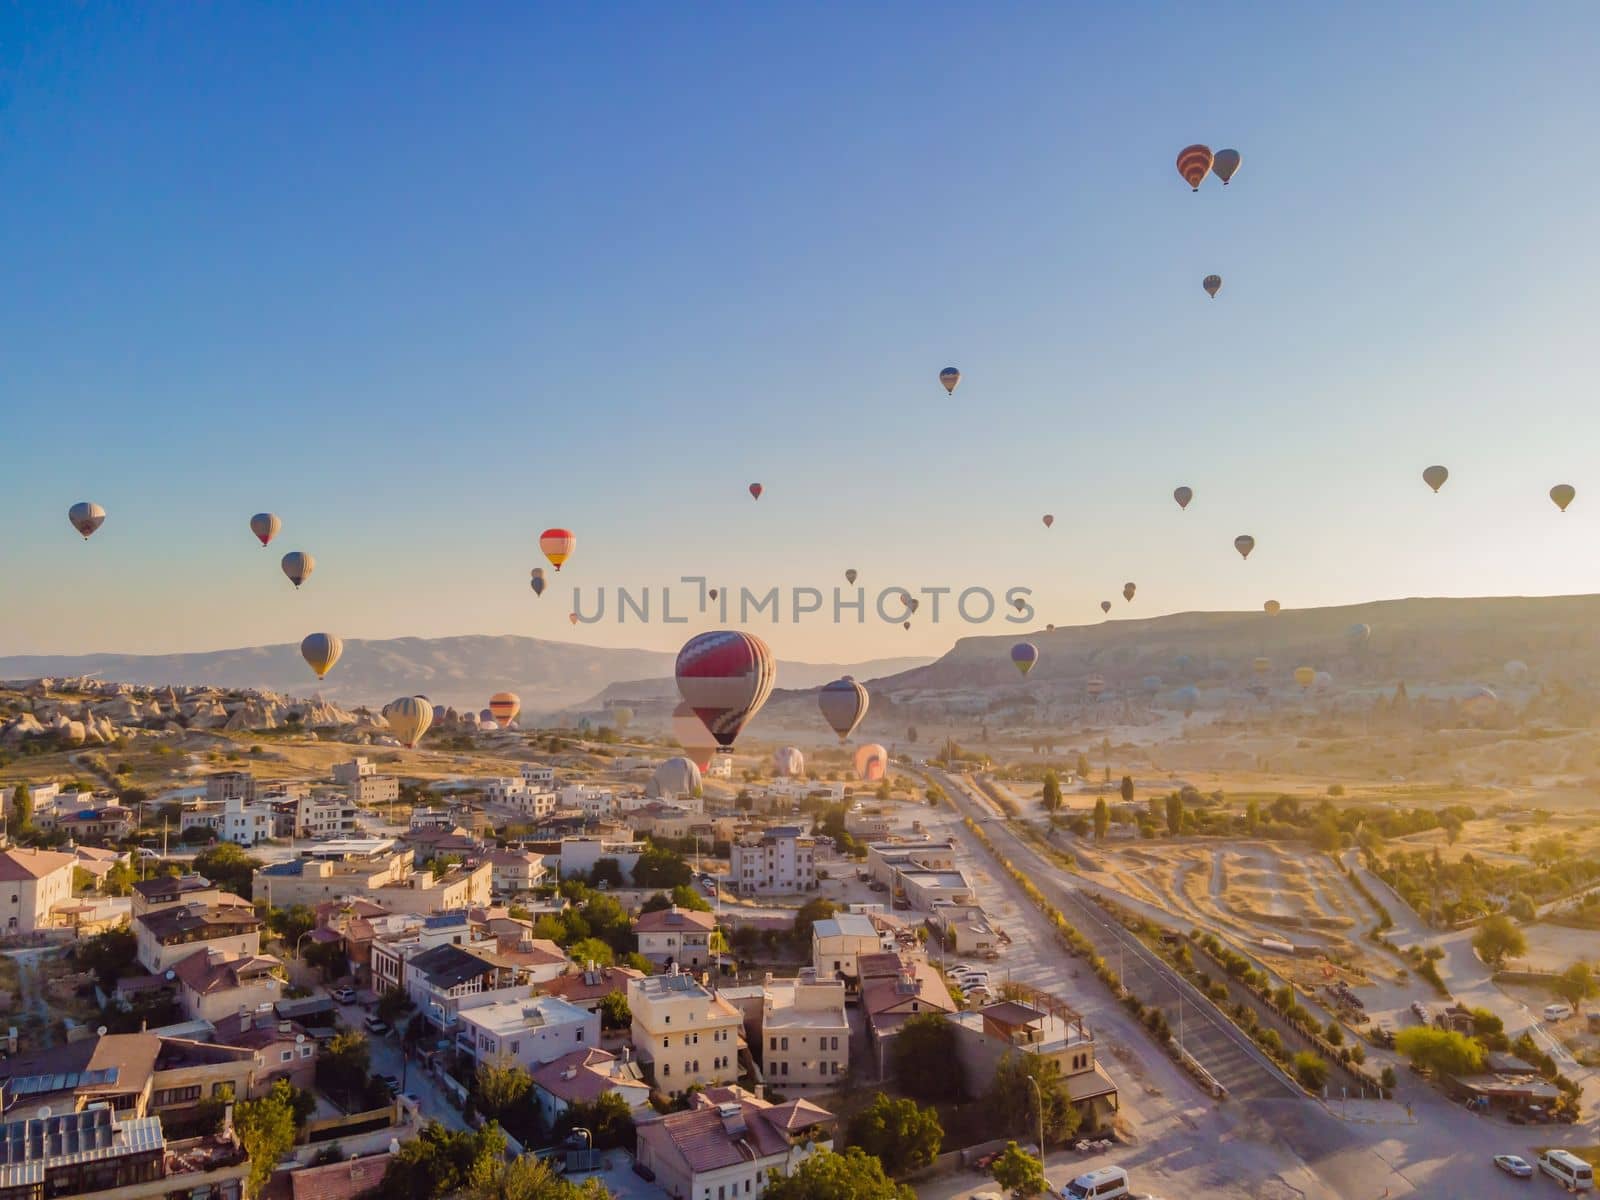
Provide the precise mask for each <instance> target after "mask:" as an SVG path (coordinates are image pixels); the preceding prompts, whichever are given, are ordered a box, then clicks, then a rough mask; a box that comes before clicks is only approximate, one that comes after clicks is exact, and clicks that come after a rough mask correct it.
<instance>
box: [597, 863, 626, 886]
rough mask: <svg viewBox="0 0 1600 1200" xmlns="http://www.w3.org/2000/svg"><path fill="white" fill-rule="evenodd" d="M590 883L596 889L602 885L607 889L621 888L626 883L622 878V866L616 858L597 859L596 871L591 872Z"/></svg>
mask: <svg viewBox="0 0 1600 1200" xmlns="http://www.w3.org/2000/svg"><path fill="white" fill-rule="evenodd" d="M589 882H590V883H592V884H594V885H595V886H596V887H599V886H600V885H601V884H602V883H603V884H605V885H606V886H607V887H621V886H622V885H623V883H624V882H625V881H624V880H623V878H622V864H621V863H620V862H618V861H617V860H616V859H614V858H601V859H596V860H595V864H594V870H592V871H590V872H589Z"/></svg>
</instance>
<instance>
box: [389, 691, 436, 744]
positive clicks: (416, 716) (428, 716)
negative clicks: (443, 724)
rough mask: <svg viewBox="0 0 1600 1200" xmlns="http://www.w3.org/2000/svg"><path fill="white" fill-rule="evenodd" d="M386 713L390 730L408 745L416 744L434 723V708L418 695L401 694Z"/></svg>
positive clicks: (401, 741)
mask: <svg viewBox="0 0 1600 1200" xmlns="http://www.w3.org/2000/svg"><path fill="white" fill-rule="evenodd" d="M384 715H385V716H386V717H388V718H389V732H390V733H392V734H394V736H395V737H397V738H399V739H400V743H401V745H403V746H407V747H414V746H416V744H417V743H418V742H420V741H421V740H422V735H423V734H425V733H427V732H428V726H430V725H432V724H433V709H432V708H430V707H429V706H428V704H427V702H426V701H423V700H420V699H418V698H417V697H416V696H401V697H400V699H398V700H396V701H395V702H394V703H392V704H390V705H389V707H388V709H387V711H386V712H385V713H384Z"/></svg>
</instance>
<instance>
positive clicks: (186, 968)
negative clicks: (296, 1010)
mask: <svg viewBox="0 0 1600 1200" xmlns="http://www.w3.org/2000/svg"><path fill="white" fill-rule="evenodd" d="M172 972H173V974H174V976H175V977H176V978H175V982H176V983H177V985H178V986H177V992H178V1003H179V1004H180V1005H181V1006H182V1007H183V1011H184V1015H185V1016H187V1017H188V1018H189V1019H190V1020H191V1021H210V1022H212V1023H213V1024H215V1023H216V1022H217V1021H220V1020H222V1019H223V1018H224V1017H228V1016H232V1015H235V1014H238V1013H240V1012H251V1013H261V1014H265V1015H266V1016H269V1017H270V1015H271V1013H272V1008H273V1005H275V1004H277V1003H278V1001H279V1000H282V999H283V987H284V984H283V964H282V963H281V962H279V961H278V960H277V959H276V958H274V957H272V955H270V954H244V955H229V954H228V953H227V952H225V951H222V950H214V949H207V950H196V951H195V952H194V953H193V954H190V955H189V956H188V957H187V958H183V959H179V960H178V961H177V962H176V963H174V964H173V965H172Z"/></svg>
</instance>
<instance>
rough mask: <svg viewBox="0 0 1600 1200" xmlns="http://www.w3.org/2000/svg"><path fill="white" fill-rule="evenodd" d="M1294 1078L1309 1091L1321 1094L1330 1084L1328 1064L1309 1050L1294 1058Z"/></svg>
mask: <svg viewBox="0 0 1600 1200" xmlns="http://www.w3.org/2000/svg"><path fill="white" fill-rule="evenodd" d="M1294 1077H1295V1078H1296V1079H1298V1080H1299V1081H1300V1082H1301V1084H1302V1085H1304V1086H1305V1088H1306V1089H1307V1090H1308V1091H1313V1092H1320V1091H1321V1090H1322V1089H1323V1088H1324V1087H1326V1086H1327V1083H1328V1064H1327V1063H1326V1062H1324V1061H1323V1060H1322V1059H1321V1057H1320V1056H1318V1055H1316V1054H1313V1053H1312V1052H1311V1051H1309V1050H1302V1051H1300V1052H1299V1053H1298V1054H1296V1055H1295V1056H1294Z"/></svg>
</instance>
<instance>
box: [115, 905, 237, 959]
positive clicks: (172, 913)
mask: <svg viewBox="0 0 1600 1200" xmlns="http://www.w3.org/2000/svg"><path fill="white" fill-rule="evenodd" d="M227 899H229V900H232V901H233V903H225V902H224V903H217V904H201V903H199V902H190V903H188V904H180V905H172V906H170V907H167V908H162V909H158V910H157V911H155V912H147V913H145V914H144V915H143V916H140V917H136V918H134V921H133V934H134V940H135V944H136V947H137V948H136V950H135V955H136V957H137V958H138V960H139V965H140V966H142V967H143V968H144V969H145V970H146V971H149V972H150V974H152V975H160V974H161V973H163V972H164V971H166V969H167V968H168V967H173V966H176V965H177V964H178V963H179V962H181V961H182V960H183V959H186V958H188V957H189V956H190V955H192V954H194V953H195V952H196V951H199V950H215V951H217V952H218V953H220V954H221V955H222V956H223V957H224V958H240V957H247V956H253V955H257V954H260V953H261V918H260V917H258V916H256V911H255V909H254V908H252V907H251V906H250V905H249V904H247V903H245V902H244V901H242V900H239V899H238V898H237V897H228V898H227Z"/></svg>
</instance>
